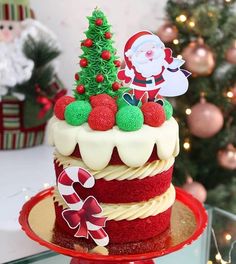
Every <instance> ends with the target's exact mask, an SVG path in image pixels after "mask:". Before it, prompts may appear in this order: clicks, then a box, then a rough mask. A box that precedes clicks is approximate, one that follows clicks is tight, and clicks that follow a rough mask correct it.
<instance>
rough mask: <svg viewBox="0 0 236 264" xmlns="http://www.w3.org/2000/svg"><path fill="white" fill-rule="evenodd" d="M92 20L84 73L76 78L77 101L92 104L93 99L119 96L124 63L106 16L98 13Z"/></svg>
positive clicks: (82, 62) (84, 45)
mask: <svg viewBox="0 0 236 264" xmlns="http://www.w3.org/2000/svg"><path fill="white" fill-rule="evenodd" d="M88 20H89V28H88V30H87V31H86V32H85V35H86V39H85V40H83V41H82V42H81V48H82V50H83V54H82V55H81V56H80V67H81V71H80V72H79V73H77V74H76V75H75V79H76V90H75V97H76V98H77V99H79V100H84V99H86V100H88V99H89V97H90V96H92V95H96V94H103V93H107V94H109V95H110V96H112V97H114V96H117V95H118V90H119V88H120V84H119V83H118V82H117V71H118V68H119V67H120V61H119V60H118V57H117V56H116V49H114V48H113V43H114V41H113V40H112V33H111V32H110V29H111V26H110V25H109V24H108V21H107V18H106V17H105V15H104V14H103V12H102V11H100V10H98V9H95V10H94V11H93V13H92V16H91V17H88ZM91 76H93V78H91Z"/></svg>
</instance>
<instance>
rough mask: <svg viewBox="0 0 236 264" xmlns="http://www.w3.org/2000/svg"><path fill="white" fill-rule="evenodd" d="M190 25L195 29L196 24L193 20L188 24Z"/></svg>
mask: <svg viewBox="0 0 236 264" xmlns="http://www.w3.org/2000/svg"><path fill="white" fill-rule="evenodd" d="M188 25H189V26H190V27H191V28H194V27H195V22H194V21H193V20H190V21H189V22H188Z"/></svg>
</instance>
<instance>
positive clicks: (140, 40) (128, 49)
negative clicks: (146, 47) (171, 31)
mask: <svg viewBox="0 0 236 264" xmlns="http://www.w3.org/2000/svg"><path fill="white" fill-rule="evenodd" d="M150 41H152V42H154V43H156V44H157V46H158V47H159V48H165V45H164V43H163V42H162V41H161V40H160V38H159V37H158V36H157V35H154V34H153V33H152V32H150V31H140V32H138V33H136V34H134V35H133V36H132V37H131V38H130V39H129V40H128V41H127V43H126V45H125V48H124V55H125V61H126V64H127V66H128V67H129V68H131V67H132V64H131V62H130V60H129V59H128V57H129V56H132V55H133V54H134V53H135V52H136V50H137V49H138V48H139V47H140V46H141V45H142V44H144V43H146V42H150Z"/></svg>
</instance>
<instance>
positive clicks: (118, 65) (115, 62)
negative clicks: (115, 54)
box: [114, 60, 121, 68]
mask: <svg viewBox="0 0 236 264" xmlns="http://www.w3.org/2000/svg"><path fill="white" fill-rule="evenodd" d="M114 64H115V66H116V67H117V68H120V66H121V62H120V61H119V60H114Z"/></svg>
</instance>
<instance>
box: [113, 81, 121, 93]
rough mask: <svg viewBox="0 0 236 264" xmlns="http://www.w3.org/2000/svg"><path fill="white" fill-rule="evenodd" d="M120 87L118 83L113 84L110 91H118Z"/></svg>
mask: <svg viewBox="0 0 236 264" xmlns="http://www.w3.org/2000/svg"><path fill="white" fill-rule="evenodd" d="M120 87H121V85H120V83H118V82H114V83H113V84H112V89H113V91H118V90H119V89H120Z"/></svg>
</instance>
